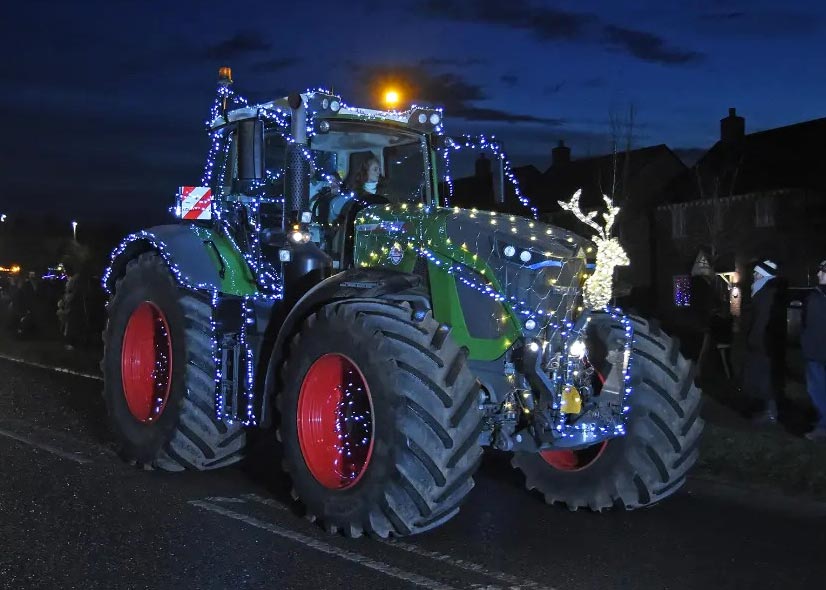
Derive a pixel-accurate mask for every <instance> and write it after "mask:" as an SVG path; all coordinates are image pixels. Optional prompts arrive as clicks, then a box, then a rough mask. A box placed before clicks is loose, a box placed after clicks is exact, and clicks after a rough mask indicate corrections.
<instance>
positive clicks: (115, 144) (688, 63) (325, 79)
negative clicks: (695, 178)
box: [0, 0, 826, 220]
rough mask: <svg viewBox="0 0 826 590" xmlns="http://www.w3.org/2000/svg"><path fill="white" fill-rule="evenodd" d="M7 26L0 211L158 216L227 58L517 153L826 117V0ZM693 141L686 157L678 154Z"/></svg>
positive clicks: (142, 11)
mask: <svg viewBox="0 0 826 590" xmlns="http://www.w3.org/2000/svg"><path fill="white" fill-rule="evenodd" d="M16 15H17V16H16V17H15V18H14V19H9V18H6V19H4V20H3V23H2V24H0V29H2V30H0V33H2V34H0V48H2V52H3V55H4V56H5V59H4V67H3V69H4V71H3V73H2V77H0V79H2V81H3V82H2V84H3V86H2V88H3V92H0V105H2V111H1V112H3V113H5V115H6V129H5V131H6V132H5V133H3V134H2V136H0V137H2V139H0V141H1V142H2V150H3V151H2V153H3V161H2V163H0V173H2V175H3V178H4V185H5V186H4V188H3V189H2V190H1V191H0V207H2V208H3V209H9V210H15V209H21V208H25V209H29V210H31V209H32V206H33V205H34V206H35V207H36V208H37V209H43V210H51V211H54V212H55V214H57V215H61V214H62V213H63V212H66V214H70V215H76V216H83V215H85V216H96V217H99V218H106V217H107V216H110V217H111V216H124V215H131V216H132V218H133V219H144V218H146V219H147V220H149V219H150V218H152V219H153V220H157V219H162V217H163V214H164V211H165V207H166V206H167V205H168V204H169V202H170V199H171V198H172V195H173V194H174V192H175V187H176V186H177V185H179V184H188V183H194V182H197V180H198V178H199V177H200V167H201V163H202V161H203V157H204V155H205V151H206V145H207V144H206V139H205V136H204V133H203V121H204V118H205V115H206V113H207V111H208V108H209V105H210V103H211V100H212V97H213V94H214V83H215V73H216V70H217V67H218V66H220V65H230V66H232V67H233V71H234V78H235V80H236V86H235V87H236V90H238V91H239V92H241V93H245V94H247V95H249V96H250V97H251V98H255V99H267V98H270V97H272V96H275V95H279V94H283V93H284V92H286V91H293V90H303V89H305V88H307V87H317V86H327V87H329V86H333V87H334V88H335V90H336V91H337V92H339V93H341V94H342V95H343V96H344V98H345V101H347V102H349V103H353V104H369V103H370V102H371V101H373V100H374V98H375V88H376V87H377V84H378V81H380V80H386V79H393V78H395V79H401V80H404V81H405V82H406V85H407V87H408V90H409V92H408V95H409V96H408V98H409V99H411V100H417V101H419V102H428V103H433V104H441V105H444V106H445V107H446V121H447V128H448V131H449V132H451V133H459V132H471V133H480V132H486V133H492V134H495V135H497V136H498V137H499V138H501V139H502V140H503V141H504V142H505V145H506V148H507V149H508V151H509V153H510V154H511V156H512V159H513V160H514V163H515V164H524V163H533V164H535V165H537V166H539V167H541V168H544V167H546V166H547V164H548V163H549V152H550V149H551V147H552V146H553V145H554V144H555V143H556V141H557V140H558V139H564V140H566V142H567V143H569V144H570V145H571V146H572V149H573V156H574V157H577V156H579V157H581V156H584V155H587V154H598V153H602V152H604V151H605V150H606V149H607V146H608V137H609V136H610V133H611V119H612V117H613V118H615V119H616V118H619V119H622V118H624V117H625V116H626V113H627V112H628V109H629V108H630V107H631V106H633V109H634V112H635V125H634V143H635V145H637V146H643V145H652V144H658V143H666V144H668V145H669V146H670V147H672V148H674V149H677V150H680V153H686V154H690V153H691V152H692V151H693V150H698V149H706V148H708V147H710V146H711V145H712V144H713V142H714V141H715V140H716V139H717V136H718V133H719V119H720V118H721V117H722V116H724V115H725V114H726V113H727V109H728V108H729V107H736V108H737V110H738V113H739V114H742V115H743V116H745V117H746V127H747V131H749V132H751V131H756V130H760V129H767V128H771V127H776V126H781V125H786V124H790V123H794V122H798V121H803V120H808V119H813V118H818V117H822V116H826V107H824V106H823V104H824V103H823V97H824V96H826V78H824V76H823V72H824V69H825V68H824V66H826V57H824V51H823V46H824V38H826V37H825V36H824V28H825V25H826V7H825V6H824V5H823V4H822V3H820V2H815V1H798V2H785V3H779V2H770V1H766V0H752V1H746V0H721V1H709V2H698V1H693V0H685V1H682V2H664V1H653V0H628V1H624V2H606V1H591V2H588V1H579V2H573V1H567V0H562V1H553V2H552V1H530V0H508V1H506V2H499V1H498V0H476V1H469V0H468V1H453V0H439V1H437V0H396V1H395V2H379V1H375V0H371V1H365V2H351V3H349V4H348V3H342V2H330V1H328V0H315V1H313V2H301V3H299V2H294V3H286V2H273V1H268V2H264V1H259V0H248V1H247V2H245V3H227V2H213V1H209V0H205V1H199V2H195V1H193V0H179V1H178V2H174V3H172V2H155V1H152V0H149V1H137V0H129V1H127V0H112V1H110V2H107V3H105V4H104V3H101V4H98V3H97V2H83V1H78V2H64V3H57V2H51V1H49V2H44V1H42V0H41V1H38V0H33V1H30V2H27V3H25V4H24V3H20V4H18V6H17V7H16ZM683 150H684V151H683Z"/></svg>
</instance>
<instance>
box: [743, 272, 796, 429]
mask: <svg viewBox="0 0 826 590" xmlns="http://www.w3.org/2000/svg"><path fill="white" fill-rule="evenodd" d="M777 274H778V273H777V264H776V263H774V262H772V261H771V260H764V261H762V262H758V263H757V264H755V265H754V275H753V277H754V282H753V284H752V288H751V292H752V301H751V309H750V313H749V317H748V321H747V322H746V330H745V332H746V359H745V365H744V367H743V389H744V390H745V392H746V394H747V395H750V396H751V397H752V398H754V400H755V401H756V402H757V403H758V404H759V405H760V410H759V411H758V413H757V415H756V416H755V417H754V423H755V424H757V425H768V424H776V423H777V417H778V401H780V400H782V398H783V389H784V380H785V373H786V368H785V366H786V357H785V351H786V305H785V291H786V289H785V281H783V280H782V279H780V278H778V276H777Z"/></svg>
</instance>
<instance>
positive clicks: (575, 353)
mask: <svg viewBox="0 0 826 590" xmlns="http://www.w3.org/2000/svg"><path fill="white" fill-rule="evenodd" d="M585 351H586V349H585V343H584V342H583V341H582V340H574V342H573V344H571V348H570V349H568V352H570V354H571V356H572V357H575V358H578V359H581V358H582V357H584V356H585Z"/></svg>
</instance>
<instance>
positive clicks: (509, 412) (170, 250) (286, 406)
mask: <svg viewBox="0 0 826 590" xmlns="http://www.w3.org/2000/svg"><path fill="white" fill-rule="evenodd" d="M208 126H209V134H210V138H211V141H212V144H211V148H210V152H209V156H208V161H207V165H206V169H205V173H204V178H203V180H202V182H201V186H198V187H183V188H182V189H181V190H180V191H179V195H178V200H177V204H176V208H175V213H176V215H177V216H178V221H177V222H176V223H174V224H169V225H162V226H157V227H153V228H150V229H148V230H145V231H141V232H139V233H136V234H133V235H130V236H128V237H127V238H126V239H125V240H124V241H123V242H122V244H121V245H120V246H119V247H118V248H117V249H116V250H115V252H114V253H113V255H112V261H111V265H110V267H109V269H108V270H107V272H106V275H105V277H104V286H105V287H106V289H107V290H108V292H109V293H110V299H109V304H108V307H107V310H108V323H107V326H106V329H105V332H104V341H105V353H104V358H103V361H102V367H103V373H104V398H105V402H106V405H107V409H108V414H109V418H110V423H111V427H112V429H113V431H114V433H115V435H116V437H117V440H118V442H119V444H120V447H121V454H122V456H123V457H124V458H126V459H127V460H129V461H131V462H133V463H136V464H138V465H140V466H142V467H144V468H147V469H149V468H157V469H162V470H168V471H182V470H185V469H191V470H207V469H215V468H218V467H224V466H227V465H230V464H233V463H235V462H236V461H238V460H240V459H241V458H242V457H243V454H244V450H245V446H246V436H247V433H248V430H249V429H251V428H254V427H257V428H273V429H275V430H276V432H277V437H278V439H279V440H280V444H281V446H282V452H283V467H284V469H285V471H286V472H287V473H288V476H289V478H290V481H291V483H292V487H293V492H294V496H295V497H296V498H298V499H299V500H300V501H301V503H302V504H303V505H304V506H305V508H306V511H307V513H308V515H309V516H310V517H311V518H316V519H317V520H318V521H319V522H320V523H322V525H323V526H324V527H325V528H326V529H327V530H330V531H339V532H342V533H344V534H346V535H348V536H354V537H355V536H359V535H361V534H362V533H369V534H374V535H378V536H381V537H387V536H388V535H397V536H398V535H408V534H413V533H419V532H422V531H426V530H429V529H431V528H433V527H435V526H438V525H439V524H441V523H443V522H445V521H447V520H448V519H450V518H451V517H452V516H454V515H455V514H456V513H457V512H458V510H459V506H460V504H461V502H462V500H463V499H464V498H465V497H466V496H467V494H468V492H469V491H470V490H471V489H472V487H473V475H474V472H475V471H476V469H477V468H478V466H479V464H480V461H481V457H482V449H483V447H492V448H494V449H497V450H499V451H504V452H508V453H511V454H512V464H513V466H514V467H515V468H517V469H519V470H521V471H522V472H523V473H524V476H525V479H526V484H527V487H528V488H529V489H535V490H537V491H538V492H540V493H541V494H542V495H543V496H544V498H545V500H546V501H547V502H548V503H560V504H563V505H567V507H568V508H570V509H573V510H575V509H578V508H589V509H591V510H595V511H602V510H604V509H608V508H611V507H624V508H626V509H633V508H638V507H643V506H648V505H650V504H653V503H655V502H658V501H659V500H662V499H663V498H665V497H667V496H669V495H670V494H672V493H674V492H675V491H676V490H677V489H678V488H679V487H680V486H681V485H682V484H683V482H684V481H685V478H686V474H687V472H688V471H689V469H690V468H691V466H692V465H693V464H694V462H695V460H696V458H697V454H698V443H699V439H700V434H701V431H702V429H703V422H702V419H701V418H700V417H699V407H700V392H699V390H698V389H697V388H696V387H695V385H694V383H693V373H692V367H691V363H690V362H688V361H687V360H686V359H684V358H683V357H682V356H681V355H680V353H679V349H678V345H677V343H676V341H674V340H672V339H671V338H669V337H668V336H667V335H665V334H664V333H663V332H662V331H660V329H659V328H658V326H657V324H656V323H654V322H649V321H646V320H644V319H642V318H639V317H635V316H629V315H624V314H623V313H622V312H621V311H620V310H619V309H616V308H609V307H603V308H600V309H589V306H588V304H587V297H586V301H583V282H584V279H585V278H586V277H588V276H589V275H592V276H596V275H593V274H592V273H591V270H590V269H591V268H592V266H593V265H591V264H589V260H590V259H591V257H590V255H589V254H588V252H589V251H593V247H594V244H595V242H592V241H590V240H587V239H585V238H582V237H580V236H577V235H575V234H573V233H571V232H568V231H566V230H563V229H560V228H557V227H553V226H550V225H546V224H543V223H540V222H538V221H535V220H532V219H530V218H526V217H518V216H512V215H508V214H502V213H496V212H482V211H476V210H467V209H459V208H451V207H449V205H448V203H447V200H448V198H449V196H448V195H449V177H448V172H447V168H446V166H447V164H448V160H449V153H450V151H451V150H450V148H451V147H452V146H455V144H454V143H453V142H452V141H451V140H450V139H449V138H447V137H446V136H445V135H444V132H443V127H442V112H441V111H440V110H438V109H429V108H419V107H413V108H411V109H410V110H408V111H405V112H398V111H393V112H384V111H376V110H370V109H362V108H353V107H350V106H347V105H345V104H344V103H343V102H342V101H341V98H340V97H338V96H336V95H333V94H330V93H327V92H323V91H308V92H305V93H302V94H295V95H291V96H289V97H286V98H282V99H277V100H273V101H271V102H266V103H263V104H256V105H251V104H249V103H247V102H246V101H245V100H244V99H243V98H240V97H239V96H238V95H236V94H235V93H234V92H233V91H232V89H231V75H230V72H229V70H228V69H226V68H222V70H221V72H220V74H219V86H218V98H217V100H216V103H215V106H214V108H213V110H212V114H211V117H210V120H209V122H208ZM596 244H597V245H599V241H598V240H597V241H596ZM597 258H598V259H599V257H598V256H597ZM597 266H599V261H598V263H597ZM608 274H609V275H610V272H609V273H608ZM609 280H610V277H609ZM603 287H604V286H603ZM603 290H604V288H603Z"/></svg>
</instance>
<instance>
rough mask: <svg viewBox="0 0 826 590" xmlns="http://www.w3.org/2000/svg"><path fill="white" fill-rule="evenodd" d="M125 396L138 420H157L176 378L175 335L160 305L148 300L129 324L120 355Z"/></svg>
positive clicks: (134, 312)
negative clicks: (173, 376)
mask: <svg viewBox="0 0 826 590" xmlns="http://www.w3.org/2000/svg"><path fill="white" fill-rule="evenodd" d="M120 372H121V381H122V382H123V395H124V397H125V398H126V405H127V406H128V407H129V412H130V413H131V414H132V416H133V417H134V418H135V420H137V421H138V422H151V421H153V420H156V419H157V418H158V417H159V416H160V415H161V413H162V412H163V409H164V407H166V400H167V399H168V398H169V387H170V383H171V380H172V338H171V336H170V334H169V324H167V323H166V318H165V317H164V315H163V312H162V311H161V310H160V309H159V308H158V306H157V305H155V304H154V303H151V302H149V301H144V302H143V303H141V304H140V305H138V307H136V308H135V311H133V312H132V315H131V316H130V317H129V322H128V323H127V324H126V331H125V332H124V334H123V348H122V350H121V356H120Z"/></svg>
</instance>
